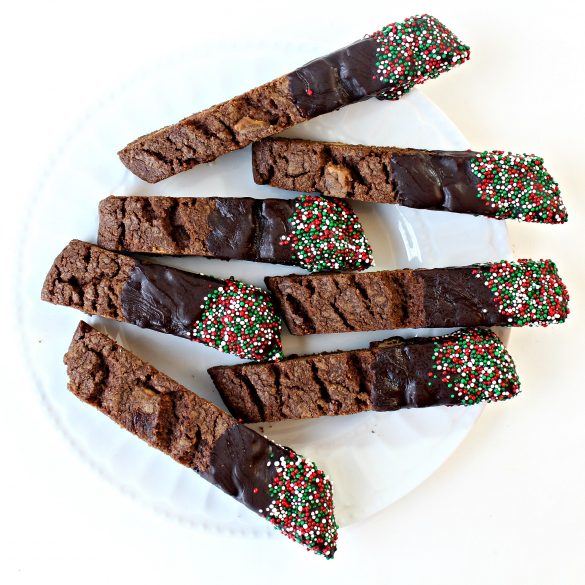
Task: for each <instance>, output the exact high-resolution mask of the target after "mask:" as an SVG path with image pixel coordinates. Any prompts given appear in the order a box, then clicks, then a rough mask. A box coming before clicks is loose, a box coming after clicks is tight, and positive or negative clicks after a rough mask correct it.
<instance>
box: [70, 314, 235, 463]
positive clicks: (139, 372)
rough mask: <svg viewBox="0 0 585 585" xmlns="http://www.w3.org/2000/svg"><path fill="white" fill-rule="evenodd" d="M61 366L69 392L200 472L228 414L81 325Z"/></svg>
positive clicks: (229, 420)
mask: <svg viewBox="0 0 585 585" xmlns="http://www.w3.org/2000/svg"><path fill="white" fill-rule="evenodd" d="M64 363H65V365H66V366H67V373H68V375H69V384H68V388H69V390H70V391H71V392H72V393H73V394H75V395H76V396H77V397H78V398H80V399H81V400H83V401H84V402H88V403H89V404H91V405H92V406H95V407H96V408H98V409H99V410H100V411H102V412H103V413H104V414H106V415H107V416H109V417H110V418H111V419H112V420H114V421H115V422H116V423H118V424H119V425H120V426H121V427H123V428H125V429H126V430H128V431H130V432H131V433H134V434H136V435H137V436H138V437H140V438H141V439H143V440H144V441H146V442H147V443H149V444H150V445H152V446H153V447H155V448H157V449H160V450H161V451H162V452H164V453H166V454H167V455H170V456H171V457H172V458H173V459H175V460H176V461H178V462H179V463H182V464H183V465H186V466H188V467H191V468H193V469H195V470H197V471H199V472H203V471H205V470H206V469H207V468H208V466H209V461H210V457H211V452H212V449H213V446H214V444H215V442H216V441H217V440H218V439H219V437H220V436H221V435H222V434H223V433H224V432H225V430H226V429H228V428H229V427H230V426H231V425H233V424H236V421H235V420H233V419H232V417H230V416H229V415H228V414H226V413H225V412H223V411H221V410H220V409H219V408H217V407H216V406H214V405H213V404H211V403H209V402H207V401H206V400H204V399H202V398H200V397H199V396H197V395H196V394H195V393H193V392H191V391H189V390H187V388H185V387H184V386H181V385H180V384H179V383H178V382H175V381H174V380H172V379H171V378H169V377H168V376H166V375H165V374H163V373H162V372H159V371H158V370H156V369H155V368H154V367H152V366H151V365H149V364H147V363H146V362H144V361H142V360H141V359H140V358H138V357H137V356H135V355H134V354H133V353H131V352H129V351H128V350H126V349H124V348H123V347H121V346H120V345H118V344H117V343H116V342H115V341H114V340H113V339H111V338H110V337H108V336H107V335H104V334H103V333H101V332H99V331H97V330H96V329H94V328H93V327H91V326H90V325H88V324H87V323H84V322H83V321H82V322H80V323H79V325H78V327H77V329H76V331H75V334H74V336H73V339H72V341H71V345H70V346H69V350H68V351H67V353H66V354H65V357H64Z"/></svg>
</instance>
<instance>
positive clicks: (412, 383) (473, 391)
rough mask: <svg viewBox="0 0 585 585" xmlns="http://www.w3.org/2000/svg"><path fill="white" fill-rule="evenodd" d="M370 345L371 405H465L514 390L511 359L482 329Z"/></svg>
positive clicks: (507, 395) (515, 378) (379, 407)
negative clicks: (371, 361) (372, 360)
mask: <svg viewBox="0 0 585 585" xmlns="http://www.w3.org/2000/svg"><path fill="white" fill-rule="evenodd" d="M386 344H388V346H387V347H385V345H386ZM373 350H374V351H373V353H374V356H375V357H374V366H373V371H374V384H373V391H372V408H373V410H381V411H385V410H397V409H401V408H424V407H428V406H439V405H446V406H453V405H471V404H478V403H480V402H493V401H500V400H506V399H508V398H512V397H513V396H515V395H516V394H518V392H519V391H520V382H519V380H518V376H517V374H516V369H515V366H514V362H513V361H512V358H511V357H510V355H509V354H508V352H507V351H506V348H505V347H504V345H503V344H502V342H501V341H500V339H499V338H498V337H497V335H496V334H495V333H493V332H492V331H490V330H487V329H480V328H471V329H461V330H459V331H456V332H455V333H452V334H450V335H445V336H441V337H431V338H413V339H409V340H406V341H404V342H402V343H396V342H394V340H393V339H392V338H391V339H390V340H388V342H381V343H378V344H373Z"/></svg>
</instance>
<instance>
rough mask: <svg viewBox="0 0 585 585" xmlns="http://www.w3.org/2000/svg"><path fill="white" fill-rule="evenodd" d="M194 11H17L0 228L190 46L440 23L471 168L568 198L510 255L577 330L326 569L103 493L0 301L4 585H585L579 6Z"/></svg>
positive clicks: (147, 6) (441, 86)
mask: <svg viewBox="0 0 585 585" xmlns="http://www.w3.org/2000/svg"><path fill="white" fill-rule="evenodd" d="M197 4H198V3H197V2H194V1H193V0H192V1H191V2H176V1H171V0H166V1H165V2H162V1H159V2H154V3H151V2H147V1H143V2H137V3H129V2H122V1H121V0H118V2H109V1H102V2H99V3H91V4H89V3H81V2H75V3H74V2H71V3H65V2H60V1H54V2H42V3H41V2H39V3H34V2H26V1H21V2H18V3H16V2H15V3H12V5H11V7H10V8H6V7H4V8H3V10H2V13H3V15H2V24H3V27H2V29H3V30H2V34H1V35H0V49H1V54H2V79H3V84H2V89H1V90H0V102H1V104H2V108H1V109H0V112H1V113H0V115H1V116H2V125H1V128H2V138H1V139H0V149H1V151H2V156H1V159H0V160H2V163H3V169H2V176H3V177H4V178H7V179H8V184H7V185H6V184H5V186H4V188H3V193H2V195H0V197H2V199H3V200H4V201H6V200H7V199H8V198H10V203H9V204H8V205H7V206H6V209H9V210H10V212H11V213H12V210H16V213H17V217H20V215H21V214H20V205H21V203H22V201H23V200H25V199H26V197H27V194H28V193H29V192H30V189H32V188H33V186H34V184H35V182H36V180H37V178H38V173H39V171H40V170H41V169H42V168H43V166H44V165H45V164H46V161H47V159H48V157H49V156H50V155H51V153H52V151H53V150H54V148H55V146H56V145H57V144H58V143H59V141H60V139H61V138H62V137H63V131H64V130H66V129H67V128H69V127H70V126H71V125H73V124H74V123H75V122H76V121H77V120H78V118H79V117H80V116H82V115H83V113H84V112H85V111H86V110H87V108H88V107H89V106H91V105H92V104H95V103H96V101H98V100H99V99H100V97H102V96H103V95H104V93H105V92H107V91H108V90H109V89H111V88H113V87H115V86H116V85H117V84H119V83H120V82H123V80H124V79H125V77H126V76H127V74H128V73H129V72H133V71H135V70H136V69H137V68H140V67H144V66H147V65H148V61H149V60H150V59H152V58H156V57H160V56H164V55H165V54H167V53H169V52H171V50H173V51H174V50H177V49H180V48H181V47H188V46H190V43H192V42H193V39H195V38H197V39H205V38H209V37H210V36H213V35H224V36H230V37H232V38H234V39H241V42H242V43H245V42H246V38H249V37H250V36H252V37H258V36H260V35H262V36H264V37H266V38H276V37H279V36H284V37H286V36H290V35H293V34H294V35H295V36H296V37H300V38H313V37H315V36H318V37H321V38H324V37H326V38H327V39H330V40H331V48H332V49H334V48H337V47H338V46H342V45H344V44H347V43H348V42H350V41H352V40H354V39H355V38H358V37H360V36H361V35H362V34H363V33H365V32H368V31H373V30H375V29H377V28H379V27H380V26H381V25H383V24H385V23H386V22H391V21H394V20H401V19H403V18H404V17H406V16H409V15H412V14H415V13H421V12H425V11H432V14H434V15H435V16H437V17H439V18H440V19H441V20H442V21H443V22H445V23H446V24H447V25H448V26H449V27H451V28H452V29H453V30H454V31H456V33H457V34H458V35H459V36H460V37H461V38H462V40H464V41H465V42H467V43H468V44H469V45H471V47H472V59H471V61H470V62H469V63H467V64H465V65H464V66H463V67H460V68H457V69H456V70H454V71H452V72H450V73H449V74H447V75H444V76H442V77H441V78H440V79H438V80H435V81H432V82H429V83H427V84H426V85H425V86H424V88H423V89H422V90H420V91H424V92H425V93H426V94H427V95H428V96H429V97H430V98H432V99H433V100H434V101H435V102H436V103H437V105H438V106H439V107H441V108H442V109H443V110H444V111H445V112H446V113H447V114H448V115H449V116H450V117H451V118H452V119H453V120H454V121H455V123H456V124H457V125H458V126H459V127H460V128H461V130H462V131H463V133H464V134H465V135H466V136H467V137H468V139H469V140H470V142H471V144H472V146H473V147H474V148H477V149H484V148H486V149H493V148H502V149H507V150H512V151H517V152H535V153H537V154H539V155H541V156H543V157H544V159H545V163H546V165H547V167H548V169H549V170H550V171H551V172H552V174H553V176H554V177H555V178H556V179H557V181H558V182H559V183H560V186H561V189H562V192H563V196H564V199H565V203H566V205H567V207H568V210H569V214H570V220H569V223H568V224H567V225H565V226H539V225H530V224H526V225H522V224H518V223H511V224H510V225H509V229H510V235H511V240H512V243H513V248H514V252H515V254H516V256H517V257H536V258H540V257H551V258H553V259H554V260H555V261H556V262H557V264H558V266H559V270H560V272H561V274H562V276H563V277H564V279H565V281H566V283H567V285H568V287H569V290H570V293H571V298H572V304H571V310H572V314H571V316H570V318H569V321H568V323H567V324H565V325H563V326H556V327H550V328H548V329H522V330H514V331H513V335H512V341H511V346H510V350H511V352H512V354H513V356H514V359H515V361H516V364H517V366H518V370H519V373H520V376H521V378H522V382H523V389H524V392H523V393H522V395H521V396H520V397H519V398H517V399H515V400H513V401H510V402H509V403H507V404H504V405H502V404H500V405H491V406H490V407H488V408H487V409H486V411H485V413H484V414H483V416H482V417H481V418H480V420H479V422H478V424H477V425H476V426H475V428H474V429H473V430H472V432H471V434H470V435H469V437H468V438H467V440H466V441H465V442H464V444H463V445H462V446H461V447H460V448H459V449H458V450H457V452H456V453H455V454H454V455H453V456H452V457H451V458H450V459H449V461H448V462H447V463H446V464H445V465H444V466H443V467H442V468H441V469H440V470H439V471H438V472H437V473H436V474H435V475H434V476H433V477H432V478H431V479H429V480H428V481H427V482H425V483H424V484H423V485H421V486H420V487H419V488H418V489H416V490H415V491H414V492H413V493H411V494H410V495H408V496H407V497H405V498H403V499H402V500H401V501H399V502H398V503H396V504H395V505H393V506H392V507H391V508H389V509H387V510H386V511H384V512H383V513H380V514H379V515H377V516H376V517H374V518H372V519H370V520H369V521H367V522H363V523H361V524H358V525H355V526H352V527H350V528H347V529H344V530H343V532H342V534H341V542H340V547H339V551H338V554H337V556H336V558H335V560H334V561H332V562H325V561H324V560H322V559H320V558H317V557H314V556H313V555H310V554H308V553H305V552H304V551H303V550H302V549H301V548H300V547H298V546H295V545H293V544H292V543H288V542H287V541H285V539H282V538H278V539H276V538H275V539H272V540H270V541H268V540H261V541H260V540H248V541H246V540H242V539H236V538H233V539H232V538H226V537H221V536H217V535H213V534H208V533H205V534H204V533H201V532H197V531H194V530H193V529H190V528H186V527H183V526H179V525H177V524H175V523H173V522H172V521H170V520H168V519H166V518H164V517H159V516H157V515H156V514H154V513H153V512H150V511H148V510H145V509H143V508H142V507H141V506H140V505H138V504H135V503H133V502H132V501H131V500H130V499H129V498H127V497H125V496H124V495H123V494H120V493H119V492H117V491H116V490H115V489H114V488H112V487H110V486H109V485H108V484H107V483H105V482H104V481H103V480H102V479H100V478H99V477H97V476H96V475H95V474H94V473H93V472H92V471H91V469H89V468H88V467H87V466H86V465H84V464H83V463H82V462H80V461H79V460H78V458H77V457H76V456H75V455H74V454H73V453H72V451H71V450H70V448H69V447H68V445H66V444H65V441H64V440H63V438H62V437H61V435H60V434H59V433H58V432H57V431H56V430H55V429H54V428H53V427H52V425H51V423H50V422H49V420H48V418H47V417H46V415H45V412H44V410H43V408H42V407H41V405H40V403H39V400H38V396H37V394H36V392H35V389H34V388H33V387H32V385H31V383H30V382H29V380H28V378H27V376H26V372H24V371H23V369H22V364H21V361H20V354H19V346H18V343H17V342H16V333H15V327H18V324H16V323H14V321H13V318H12V313H13V309H12V307H13V302H14V299H13V298H12V295H11V294H10V287H8V293H7V292H6V291H5V290H2V293H1V294H2V301H3V306H5V307H6V308H7V310H6V311H4V312H3V314H2V325H3V335H2V340H3V346H2V349H3V351H2V362H3V371H4V375H3V377H2V381H3V383H2V394H3V400H2V403H1V404H2V406H1V407H0V413H1V416H0V420H1V423H0V449H1V450H2V472H1V473H0V582H1V583H60V584H63V585H66V584H69V583H75V584H77V583H80V582H82V583H98V582H107V583H118V582H122V581H124V582H129V583H134V582H136V583H155V582H162V580H163V579H164V582H172V581H175V582H177V581H178V580H179V579H181V582H189V583H213V582H219V583H224V582H229V580H230V579H234V580H237V581H238V582H240V583H269V582H272V581H274V580H276V579H278V581H279V582H281V583H289V582H290V583H293V582H294V583H297V582H298V581H299V579H302V580H303V581H304V582H306V583H313V582H315V583H317V582H320V581H321V580H324V579H328V580H330V581H331V582H335V583H355V582H357V581H358V580H360V582H363V583H390V582H393V583H400V584H401V585H406V584H409V583H433V584H435V583H440V584H442V583H445V584H449V585H454V584H459V583H462V584H463V583H465V584H469V583H477V584H482V583H486V584H490V585H493V584H494V583H515V584H518V583H530V584H540V583H542V584H551V583H570V584H572V583H583V580H584V579H585V577H584V576H583V574H584V573H585V554H584V551H585V495H584V494H585V457H584V455H583V453H584V448H585V424H584V415H583V413H584V412H585V407H584V400H583V374H582V370H581V367H583V365H582V364H584V363H585V358H583V357H581V355H580V354H581V351H580V350H581V347H582V344H580V343H579V342H580V341H581V337H580V333H581V332H582V330H583V325H584V322H583V309H584V307H585V302H584V292H583V289H584V288H585V276H584V266H585V262H584V259H583V257H584V253H583V245H584V244H585V236H584V229H585V225H584V223H583V213H584V211H585V203H584V202H583V199H582V197H583V194H582V192H581V190H582V188H583V181H582V175H583V160H582V158H583V155H582V149H583V134H584V132H583V131H584V130H585V124H584V114H583V112H584V107H583V104H582V92H583V89H584V76H583V65H582V56H583V54H584V53H585V43H584V33H583V22H584V20H585V10H584V9H583V4H582V3H580V4H581V5H580V7H578V6H577V3H576V2H568V1H556V2H550V1H548V2H543V1H540V0H538V1H537V0H533V1H532V2H530V3H528V2H516V3H512V2H510V1H507V2H504V1H500V0H492V1H491V2H483V3H478V2H469V1H467V2H462V1H461V2H458V1H448V0H435V1H434V2H432V3H423V2H413V1H405V2H400V3H394V4H393V3H388V2H368V1H367V0H364V1H362V2H352V3H345V2H321V3H317V2H316V1H315V0H313V1H311V2H308V1H305V0H297V1H295V2H286V3H285V2H280V3H279V2H257V3H254V2H247V3H244V2H234V3H232V2H225V1H224V2H210V3H208V4H209V6H208V7H206V8H200V7H198V6H197ZM345 4H347V9H344V8H343V7H344V5H345ZM86 6H87V7H86ZM523 6H527V7H529V10H527V9H525V8H523ZM356 7H357V8H356ZM309 15H310V16H309ZM282 23H286V24H282ZM234 58H237V55H235V56H234ZM242 89H245V88H242ZM226 97H228V96H226ZM56 204H58V202H56ZM5 205H6V203H5ZM5 213H6V212H5ZM11 217H12V216H11ZM20 230H21V221H12V220H8V221H5V223H4V224H3V226H2V230H1V232H2V238H3V247H2V249H4V250H5V262H8V264H9V265H10V269H12V262H13V258H14V250H15V242H16V241H17V239H18V238H19V234H20ZM10 272H11V270H9V271H7V272H6V273H5V274H10ZM6 280H7V277H6V276H5V277H4V278H3V283H6Z"/></svg>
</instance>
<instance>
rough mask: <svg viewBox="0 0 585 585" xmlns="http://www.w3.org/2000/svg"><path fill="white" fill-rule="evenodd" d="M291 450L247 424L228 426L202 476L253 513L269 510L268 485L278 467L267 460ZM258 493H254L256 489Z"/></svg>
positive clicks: (214, 447) (273, 459)
mask: <svg viewBox="0 0 585 585" xmlns="http://www.w3.org/2000/svg"><path fill="white" fill-rule="evenodd" d="M290 453H291V450H290V449H287V448H285V447H281V446H280V445H277V444H276V443H273V442H272V441H269V440H268V439H266V438H265V437H263V436H262V435H259V434H258V433H256V432H254V431H253V430H251V429H249V428H248V427H246V426H244V425H241V424H238V425H234V426H232V427H230V428H229V429H227V430H226V431H225V432H224V433H223V435H222V436H221V437H220V438H219V439H218V440H217V441H216V443H215V445H214V446H213V450H212V452H211V459H210V464H209V467H208V469H207V470H206V471H205V472H204V473H202V475H203V477H205V479H207V480H208V481H210V482H211V483H213V484H215V485H216V486H217V487H219V488H221V489H222V490H223V491H224V492H226V493H227V494H228V495H230V496H232V498H235V499H236V500H238V501H239V502H241V503H242V504H244V505H245V506H247V507H248V508H250V509H251V510H253V511H254V512H256V513H258V512H259V510H263V511H266V508H267V507H268V505H269V504H270V502H271V497H270V494H269V491H268V485H269V484H270V483H272V480H273V479H274V477H275V475H276V467H275V466H274V465H273V464H271V465H269V466H268V465H267V462H268V461H271V462H272V461H275V460H278V459H280V457H281V456H283V455H288V454H290ZM255 488H256V489H257V493H254V489H255Z"/></svg>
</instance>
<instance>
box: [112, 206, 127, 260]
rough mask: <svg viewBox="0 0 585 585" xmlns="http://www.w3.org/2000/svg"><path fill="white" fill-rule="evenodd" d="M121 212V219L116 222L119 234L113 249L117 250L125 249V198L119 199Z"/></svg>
mask: <svg viewBox="0 0 585 585" xmlns="http://www.w3.org/2000/svg"><path fill="white" fill-rule="evenodd" d="M120 203H121V207H122V209H121V212H122V217H121V219H120V221H119V222H118V225H119V226H120V232H119V234H118V236H117V241H116V242H115V248H114V249H117V250H125V249H126V197H122V198H121V201H120Z"/></svg>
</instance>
